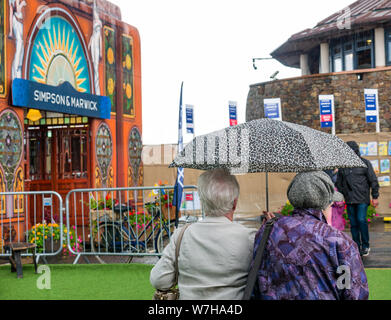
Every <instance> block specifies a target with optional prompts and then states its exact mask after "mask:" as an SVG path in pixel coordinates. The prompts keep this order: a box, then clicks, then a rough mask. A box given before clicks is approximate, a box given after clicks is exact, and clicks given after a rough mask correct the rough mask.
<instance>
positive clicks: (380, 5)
mask: <svg viewBox="0 0 391 320" xmlns="http://www.w3.org/2000/svg"><path fill="white" fill-rule="evenodd" d="M349 17H350V18H349ZM347 18H349V20H350V25H351V29H344V28H341V27H340V25H341V22H343V23H346V22H347V20H346V19H347ZM385 23H391V0H358V1H356V2H354V3H352V4H351V5H349V6H348V7H346V8H342V9H341V10H340V11H338V12H336V13H334V14H333V15H331V16H329V17H328V18H326V19H324V20H322V21H320V22H319V23H318V24H317V25H316V26H315V27H314V28H312V29H306V30H303V31H301V32H298V33H296V34H294V35H292V36H291V37H290V38H289V39H288V41H286V42H285V43H284V44H282V45H281V46H280V47H279V48H278V49H276V50H275V51H273V52H272V53H271V55H272V57H273V58H275V59H277V60H279V61H280V62H281V63H283V64H285V65H289V66H293V67H298V59H299V53H298V52H299V51H305V50H308V49H310V48H311V46H312V47H314V46H316V45H319V43H320V42H321V41H322V40H325V39H331V38H336V37H340V36H342V35H344V34H349V33H352V32H354V31H356V30H358V29H365V28H367V29H368V28H369V27H371V28H373V27H375V26H377V25H383V24H385Z"/></svg>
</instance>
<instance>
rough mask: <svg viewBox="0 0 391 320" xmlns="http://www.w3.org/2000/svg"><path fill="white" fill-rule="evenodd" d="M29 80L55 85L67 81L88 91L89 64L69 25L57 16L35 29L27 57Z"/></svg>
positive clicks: (83, 90) (78, 88) (77, 88)
mask: <svg viewBox="0 0 391 320" xmlns="http://www.w3.org/2000/svg"><path fill="white" fill-rule="evenodd" d="M30 80H34V81H36V82H39V83H43V84H49V85H52V86H58V85H60V84H61V83H63V82H65V81H68V82H69V83H70V84H71V85H72V86H73V87H74V88H75V89H76V90H77V91H79V92H87V93H90V77H89V71H88V63H87V59H86V56H85V53H84V50H83V46H82V44H81V41H80V39H79V37H78V35H77V32H76V31H75V29H74V28H73V27H72V25H71V24H70V23H69V22H68V21H66V20H65V19H64V18H62V17H60V16H55V17H51V18H49V19H47V20H46V21H45V23H44V24H43V25H42V27H41V28H40V30H39V31H38V33H37V35H36V37H35V39H34V44H33V46H32V53H31V59H30Z"/></svg>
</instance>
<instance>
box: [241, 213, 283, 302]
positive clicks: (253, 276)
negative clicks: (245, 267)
mask: <svg viewBox="0 0 391 320" xmlns="http://www.w3.org/2000/svg"><path fill="white" fill-rule="evenodd" d="M276 221H277V218H273V219H271V220H268V221H267V222H266V227H265V230H264V231H263V235H262V239H261V243H260V244H259V247H258V249H257V254H256V256H255V259H254V264H253V265H252V267H251V270H250V273H249V275H248V278H247V286H246V289H245V290H244V295H243V299H242V300H250V298H251V295H252V293H253V290H254V286H255V282H256V280H257V275H258V270H259V267H260V266H261V262H262V257H263V253H264V252H265V248H266V244H267V241H268V240H269V236H270V233H271V231H272V229H273V225H274V223H275V222H276Z"/></svg>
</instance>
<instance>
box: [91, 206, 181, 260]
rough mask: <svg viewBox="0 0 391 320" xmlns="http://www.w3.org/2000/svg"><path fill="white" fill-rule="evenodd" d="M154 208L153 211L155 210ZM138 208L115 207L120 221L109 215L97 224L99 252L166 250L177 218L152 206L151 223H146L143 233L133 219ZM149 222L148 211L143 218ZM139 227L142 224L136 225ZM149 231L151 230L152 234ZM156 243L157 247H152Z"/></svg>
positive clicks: (157, 251) (143, 220)
mask: <svg viewBox="0 0 391 320" xmlns="http://www.w3.org/2000/svg"><path fill="white" fill-rule="evenodd" d="M151 208H152V210H151ZM134 209H135V208H134V207H132V206H127V205H117V206H114V208H113V212H114V213H116V214H117V216H119V221H118V220H117V219H114V220H113V218H112V217H110V216H109V215H105V216H104V217H103V218H102V220H101V221H99V222H98V223H97V224H98V225H97V232H96V236H95V241H96V244H97V245H98V250H99V252H97V253H101V252H104V253H107V252H110V253H129V252H131V253H140V252H147V253H153V251H154V252H155V253H162V252H163V249H164V248H165V246H166V245H167V244H168V242H169V241H170V238H171V235H172V233H173V232H174V230H175V220H166V219H164V218H163V217H162V215H161V211H160V208H158V207H153V206H152V207H150V209H149V211H152V212H149V214H150V218H148V220H149V221H148V223H147V224H145V223H143V224H142V228H141V229H142V230H141V232H137V229H136V230H135V229H134V227H133V226H132V225H131V223H130V221H129V216H130V214H135V213H134ZM140 220H141V221H140V223H141V222H146V221H145V220H146V214H145V213H144V216H143V217H141V219H140ZM136 226H140V225H139V224H136ZM148 232H149V233H148ZM151 242H152V243H153V247H152V248H151V246H149V244H150V243H151Z"/></svg>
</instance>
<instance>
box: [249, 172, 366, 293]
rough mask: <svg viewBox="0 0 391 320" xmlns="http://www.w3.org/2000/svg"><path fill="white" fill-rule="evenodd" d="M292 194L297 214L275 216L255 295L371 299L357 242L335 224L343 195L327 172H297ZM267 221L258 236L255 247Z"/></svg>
mask: <svg viewBox="0 0 391 320" xmlns="http://www.w3.org/2000/svg"><path fill="white" fill-rule="evenodd" d="M287 195H288V199H289V201H290V203H291V204H292V205H293V206H294V208H295V210H294V212H293V215H292V217H283V218H280V219H279V220H278V221H277V222H275V224H274V227H273V230H272V232H271V234H270V238H269V241H268V244H267V247H266V250H265V255H264V259H263V261H262V264H261V266H260V268H259V271H258V282H257V285H256V288H255V290H254V294H255V297H256V298H258V299H263V300H367V299H368V296H369V292H368V282H367V277H366V274H365V270H364V266H363V263H362V260H361V257H360V253H359V250H358V248H357V245H356V243H355V242H354V241H353V240H352V239H351V238H350V237H348V236H347V235H346V234H344V233H343V232H341V231H340V230H337V229H335V228H333V227H332V226H331V205H332V204H333V202H335V201H339V200H340V199H341V195H340V194H339V193H338V192H336V191H335V189H334V184H333V182H332V181H331V179H330V177H329V176H328V175H327V174H326V173H324V172H306V173H300V174H298V175H297V176H296V177H295V178H294V179H293V181H292V182H291V184H290V186H289V188H288V191H287ZM263 230H264V227H262V228H261V229H260V230H259V231H258V233H257V236H256V239H255V247H254V253H255V252H256V250H257V248H258V246H259V243H260V241H261V238H262V234H263Z"/></svg>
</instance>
